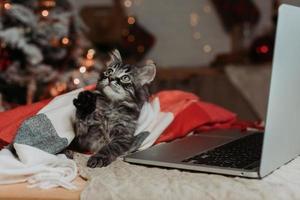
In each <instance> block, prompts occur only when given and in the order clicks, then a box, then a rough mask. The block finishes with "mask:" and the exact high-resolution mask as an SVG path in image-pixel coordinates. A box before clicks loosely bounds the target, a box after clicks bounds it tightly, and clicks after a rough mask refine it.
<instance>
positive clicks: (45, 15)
mask: <svg viewBox="0 0 300 200" xmlns="http://www.w3.org/2000/svg"><path fill="white" fill-rule="evenodd" d="M41 14H42V16H43V17H47V16H48V15H49V11H48V10H43V11H42V13H41Z"/></svg>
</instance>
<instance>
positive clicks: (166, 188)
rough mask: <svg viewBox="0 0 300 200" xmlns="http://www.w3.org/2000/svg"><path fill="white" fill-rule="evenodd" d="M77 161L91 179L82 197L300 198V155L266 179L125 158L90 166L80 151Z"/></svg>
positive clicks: (172, 199) (133, 199) (148, 199)
mask: <svg viewBox="0 0 300 200" xmlns="http://www.w3.org/2000/svg"><path fill="white" fill-rule="evenodd" d="M75 161H76V162H77V164H78V166H79V172H80V174H81V176H83V177H85V178H87V179H89V184H88V186H87V187H86V188H85V189H84V191H83V192H82V193H81V199H82V200H94V199H99V200H102V199H103V200H108V199H109V200H121V199H122V200H123V199H131V200H139V199H146V200H157V199H170V200H177V199H178V200H181V199H189V200H193V199H202V200H206V199H231V200H240V199H245V200H248V199H249V200H254V199H273V200H280V199H285V200H290V199H295V200H296V199H300V191H299V184H300V158H297V159H295V160H294V161H292V162H291V163H289V164H288V165H286V166H283V167H281V168H280V169H279V170H277V171H275V172H274V173H273V174H271V175H269V176H267V177H266V178H264V179H263V180H254V179H246V178H233V177H225V176H221V175H213V174H205V173H191V172H183V171H179V170H174V169H172V170H168V169H160V168H155V167H144V166H137V165H131V164H128V163H125V162H123V161H122V160H117V161H115V162H113V163H112V164H111V165H110V166H108V167H105V168H97V169H90V168H87V167H85V165H86V162H87V157H85V156H83V155H79V154H77V155H76V156H75Z"/></svg>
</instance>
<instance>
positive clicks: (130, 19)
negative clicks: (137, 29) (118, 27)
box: [127, 17, 135, 25]
mask: <svg viewBox="0 0 300 200" xmlns="http://www.w3.org/2000/svg"><path fill="white" fill-rule="evenodd" d="M127 22H128V24H130V25H132V24H134V23H135V18H134V17H128V19H127Z"/></svg>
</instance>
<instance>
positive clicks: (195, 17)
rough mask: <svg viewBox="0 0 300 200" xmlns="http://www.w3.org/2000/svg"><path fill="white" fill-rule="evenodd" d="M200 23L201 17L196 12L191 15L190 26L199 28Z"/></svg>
mask: <svg viewBox="0 0 300 200" xmlns="http://www.w3.org/2000/svg"><path fill="white" fill-rule="evenodd" d="M198 23H199V15H198V14H197V13H195V12H193V13H191V14H190V24H191V26H197V25H198Z"/></svg>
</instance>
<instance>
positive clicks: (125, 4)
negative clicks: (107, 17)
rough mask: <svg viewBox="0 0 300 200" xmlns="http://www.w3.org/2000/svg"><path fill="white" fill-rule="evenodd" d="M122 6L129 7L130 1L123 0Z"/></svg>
mask: <svg viewBox="0 0 300 200" xmlns="http://www.w3.org/2000/svg"><path fill="white" fill-rule="evenodd" d="M124 6H125V7H127V8H130V7H131V6H132V1H131V0H125V1H124Z"/></svg>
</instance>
